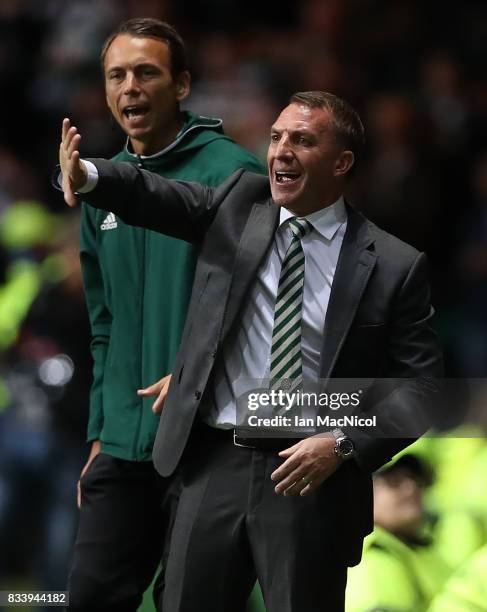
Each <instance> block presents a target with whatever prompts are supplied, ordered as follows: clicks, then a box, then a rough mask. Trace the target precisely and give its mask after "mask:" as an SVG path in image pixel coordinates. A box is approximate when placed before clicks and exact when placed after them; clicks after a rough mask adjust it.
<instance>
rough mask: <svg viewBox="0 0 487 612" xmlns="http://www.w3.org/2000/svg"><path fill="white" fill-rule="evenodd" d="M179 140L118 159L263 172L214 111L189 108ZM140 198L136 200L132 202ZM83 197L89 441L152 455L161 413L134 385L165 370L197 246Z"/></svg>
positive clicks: (214, 172)
mask: <svg viewBox="0 0 487 612" xmlns="http://www.w3.org/2000/svg"><path fill="white" fill-rule="evenodd" d="M186 115H187V121H186V123H185V125H184V127H183V129H182V130H181V132H180V133H179V135H178V136H177V138H176V140H175V141H174V142H173V143H172V144H171V145H169V146H168V147H167V148H166V149H164V150H163V151H161V152H160V153H158V154H156V155H151V156H147V157H140V156H137V155H134V154H132V153H130V152H129V151H128V150H127V148H125V150H124V151H122V152H121V153H120V154H118V155H117V156H116V157H115V158H114V159H115V160H118V161H129V162H133V163H136V164H137V165H139V166H140V167H142V168H145V169H147V170H150V171H152V172H155V173H157V174H160V175H161V176H165V177H167V178H174V179H181V180H187V181H197V182H199V183H202V184H205V185H208V186H210V187H216V186H218V185H219V184H220V183H222V182H223V181H224V180H225V179H226V178H228V177H229V176H230V175H231V174H232V173H233V172H235V171H236V170H238V169H239V168H246V169H248V170H251V171H253V172H261V173H263V172H265V169H264V167H263V166H262V164H261V163H260V162H259V161H258V160H257V159H256V158H255V157H254V156H253V155H251V154H250V153H248V152H247V151H245V149H242V148H241V147H239V146H238V145H236V144H235V143H234V142H233V141H232V140H231V139H230V138H228V137H227V136H225V135H224V134H223V130H222V122H221V120H219V119H210V118H207V117H199V116H197V115H194V114H192V113H186ZM134 206H137V202H134ZM110 209H111V207H110V202H107V203H106V210H105V211H102V210H96V209H94V208H92V207H90V206H86V205H83V212H82V222H81V242H80V254H81V267H82V272H83V280H84V285H85V293H86V302H87V306H88V312H89V316H90V322H91V329H92V342H91V349H92V355H93V359H94V368H93V386H92V390H91V401H90V418H89V423H88V441H92V440H96V439H99V440H101V443H102V452H104V453H108V454H110V455H113V456H114V457H119V458H122V459H128V460H132V461H146V460H150V458H151V452H152V446H153V443H154V437H155V433H156V429H157V425H158V421H159V416H157V415H155V414H153V412H152V410H151V406H152V403H153V402H154V398H145V399H142V398H139V397H138V396H137V393H136V392H137V389H140V388H142V387H146V386H148V385H150V384H152V383H154V382H155V381H157V380H159V379H160V378H161V377H162V376H164V375H165V374H167V373H169V372H170V371H171V369H172V367H173V363H174V359H175V356H176V352H177V349H178V346H179V342H180V338H181V334H182V330H183V326H184V322H185V317H186V311H187V307H188V301H189V297H190V294H191V287H192V282H193V275H194V268H195V263H196V253H195V250H194V248H193V247H191V246H190V245H189V244H187V243H185V242H182V241H180V240H176V239H174V238H170V237H167V236H163V235H162V234H158V233H156V232H152V231H149V230H145V229H142V228H136V227H131V226H129V225H125V224H124V223H123V222H122V221H121V220H120V219H118V218H117V217H115V215H113V214H112V213H111V212H110Z"/></svg>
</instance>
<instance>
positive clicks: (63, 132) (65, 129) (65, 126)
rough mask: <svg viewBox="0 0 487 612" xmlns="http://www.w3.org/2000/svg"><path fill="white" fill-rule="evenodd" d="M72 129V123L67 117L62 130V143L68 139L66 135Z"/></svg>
mask: <svg viewBox="0 0 487 612" xmlns="http://www.w3.org/2000/svg"><path fill="white" fill-rule="evenodd" d="M70 127H71V121H70V120H69V119H68V118H67V117H65V118H64V119H63V125H62V128H61V142H64V139H65V138H66V135H67V133H68V130H69V128H70Z"/></svg>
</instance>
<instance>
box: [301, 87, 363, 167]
mask: <svg viewBox="0 0 487 612" xmlns="http://www.w3.org/2000/svg"><path fill="white" fill-rule="evenodd" d="M289 104H302V105H304V106H308V107H309V108H325V109H326V110H327V111H329V113H330V115H331V118H332V128H333V130H334V132H335V134H336V136H337V138H338V140H339V141H340V142H341V143H342V144H343V145H344V146H345V147H346V148H347V149H349V150H350V151H352V153H353V154H354V157H355V164H356V163H357V161H358V160H359V159H360V157H361V156H362V152H363V149H364V147H365V129H364V126H363V123H362V120H361V119H360V117H359V115H358V113H357V112H356V111H355V110H354V109H353V108H352V106H351V105H350V104H349V103H348V102H346V101H345V100H342V99H341V98H339V97H338V96H335V95H334V94H332V93H329V92H327V91H300V92H298V93H295V94H293V95H292V96H291V97H290V99H289Z"/></svg>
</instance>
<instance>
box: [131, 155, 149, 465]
mask: <svg viewBox="0 0 487 612" xmlns="http://www.w3.org/2000/svg"><path fill="white" fill-rule="evenodd" d="M137 160H138V161H137V166H138V167H139V168H143V167H144V162H143V160H142V157H141V156H140V155H137ZM142 232H143V233H142V249H141V251H142V253H141V266H140V269H141V271H142V273H141V275H140V277H141V281H140V296H141V299H140V307H139V308H140V310H139V356H140V359H139V363H140V370H139V388H142V382H143V381H142V378H143V372H144V363H143V361H144V351H143V348H144V337H143V331H144V313H145V272H146V270H145V261H146V247H147V230H145V229H143V230H142ZM143 411H144V399H143V398H140V402H139V419H138V423H137V427H136V428H135V435H134V442H133V447H132V456H133V457H135V461H142V459H140V458H139V438H140V431H141V429H142V415H143Z"/></svg>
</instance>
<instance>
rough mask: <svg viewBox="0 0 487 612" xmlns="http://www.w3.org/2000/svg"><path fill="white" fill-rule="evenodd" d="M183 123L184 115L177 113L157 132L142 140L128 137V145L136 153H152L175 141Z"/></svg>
mask: <svg viewBox="0 0 487 612" xmlns="http://www.w3.org/2000/svg"><path fill="white" fill-rule="evenodd" d="M183 125H184V116H183V114H182V113H178V114H177V116H176V117H175V118H174V121H172V122H171V123H170V124H168V125H166V126H164V128H163V129H161V130H160V131H159V132H158V133H157V134H152V135H151V136H150V137H148V138H144V139H143V140H138V139H136V138H130V139H129V140H130V146H131V147H132V150H133V152H134V153H135V154H136V155H154V154H155V153H159V151H162V150H163V149H165V148H166V147H168V146H169V145H170V144H171V143H172V142H174V141H175V139H176V136H177V135H178V134H179V132H180V130H181V128H182V127H183Z"/></svg>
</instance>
